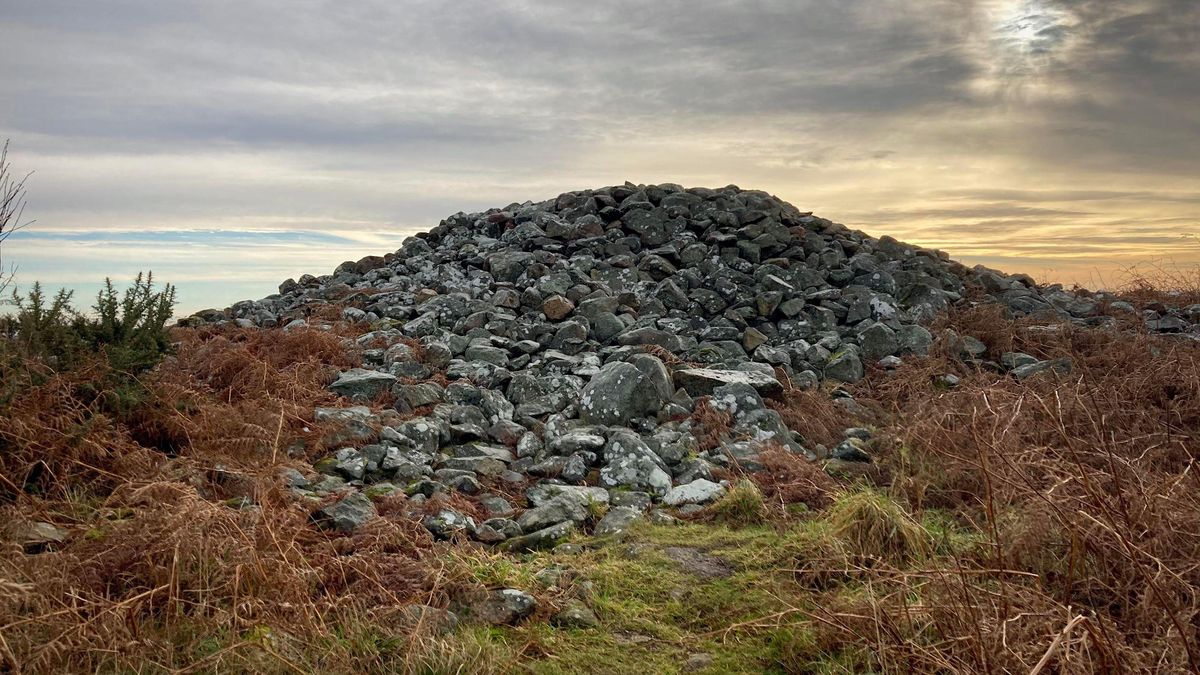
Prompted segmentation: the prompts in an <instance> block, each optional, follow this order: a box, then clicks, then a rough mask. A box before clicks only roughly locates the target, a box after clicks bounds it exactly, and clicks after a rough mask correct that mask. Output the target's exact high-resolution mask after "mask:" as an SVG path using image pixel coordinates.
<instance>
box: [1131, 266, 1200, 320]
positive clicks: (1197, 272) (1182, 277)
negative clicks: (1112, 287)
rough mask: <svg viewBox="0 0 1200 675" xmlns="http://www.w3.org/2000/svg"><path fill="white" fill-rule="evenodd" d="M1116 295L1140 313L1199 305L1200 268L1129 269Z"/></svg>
mask: <svg viewBox="0 0 1200 675" xmlns="http://www.w3.org/2000/svg"><path fill="white" fill-rule="evenodd" d="M1116 293H1117V295H1119V296H1121V297H1122V298H1124V299H1126V300H1128V301H1129V302H1131V303H1133V305H1134V306H1135V307H1137V308H1138V309H1144V308H1146V307H1151V306H1154V305H1162V306H1165V307H1187V306H1189V305H1195V304H1197V303H1200V267H1196V266H1181V265H1175V264H1171V263H1167V262H1158V263H1152V264H1142V265H1138V266H1133V267H1129V268H1126V269H1125V270H1124V271H1123V272H1122V273H1121V278H1120V279H1119V282H1118V284H1117V288H1116Z"/></svg>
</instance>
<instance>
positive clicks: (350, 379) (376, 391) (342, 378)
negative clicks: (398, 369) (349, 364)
mask: <svg viewBox="0 0 1200 675" xmlns="http://www.w3.org/2000/svg"><path fill="white" fill-rule="evenodd" d="M395 383H396V376H395V375H389V374H387V373H381V372H379V371H376V370H366V369H364V368H352V369H350V370H347V371H346V372H344V373H342V374H341V375H338V378H337V380H335V381H334V383H333V384H331V385H329V390H330V391H332V392H333V393H335V394H337V395H338V396H345V397H346V398H349V399H351V400H355V401H370V400H373V399H374V398H375V397H376V396H379V395H380V394H382V393H383V392H385V391H388V390H390V389H391V388H392V385H393V384H395Z"/></svg>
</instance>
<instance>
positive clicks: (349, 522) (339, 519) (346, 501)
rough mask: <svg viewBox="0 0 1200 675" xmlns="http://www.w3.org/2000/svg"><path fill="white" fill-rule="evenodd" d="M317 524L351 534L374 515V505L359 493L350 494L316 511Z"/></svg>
mask: <svg viewBox="0 0 1200 675" xmlns="http://www.w3.org/2000/svg"><path fill="white" fill-rule="evenodd" d="M313 515H314V517H315V519H316V520H317V522H318V523H319V524H320V525H321V526H322V527H325V528H327V529H332V530H336V531H338V532H353V531H354V530H356V529H358V528H359V527H362V526H363V525H365V524H366V523H367V522H369V521H370V520H371V519H373V518H374V517H375V515H376V511H375V505H374V504H372V503H371V500H370V499H368V498H367V496H366V495H364V494H362V493H361V492H351V493H349V494H347V495H346V496H345V497H342V498H341V499H340V500H338V501H336V502H334V503H332V504H329V505H328V506H324V507H322V508H320V509H318V510H317V511H316V512H315V513H314V514H313Z"/></svg>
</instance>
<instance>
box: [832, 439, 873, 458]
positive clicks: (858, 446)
mask: <svg viewBox="0 0 1200 675" xmlns="http://www.w3.org/2000/svg"><path fill="white" fill-rule="evenodd" d="M829 456H830V457H831V458H833V459H840V460H842V461H843V462H870V461H871V455H870V453H868V452H867V449H866V445H865V444H864V443H863V441H862V440H861V439H859V438H847V439H846V440H844V441H842V442H841V443H838V444H837V446H836V447H835V448H834V449H833V450H832V451H831V452H830V453H829Z"/></svg>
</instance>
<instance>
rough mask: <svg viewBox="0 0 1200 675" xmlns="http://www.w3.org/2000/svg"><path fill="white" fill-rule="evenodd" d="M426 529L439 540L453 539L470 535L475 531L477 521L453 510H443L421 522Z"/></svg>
mask: <svg viewBox="0 0 1200 675" xmlns="http://www.w3.org/2000/svg"><path fill="white" fill-rule="evenodd" d="M421 524H422V525H424V526H425V529H427V530H429V532H430V534H432V535H433V536H435V537H437V538H438V539H452V538H453V537H454V536H455V535H458V534H470V533H472V532H473V531H474V530H475V521H474V520H473V519H472V518H471V517H470V516H465V515H463V514H461V513H459V512H458V511H454V510H452V509H442V510H441V511H438V512H437V513H435V514H433V515H429V516H425V518H424V519H423V520H422V521H421Z"/></svg>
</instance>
